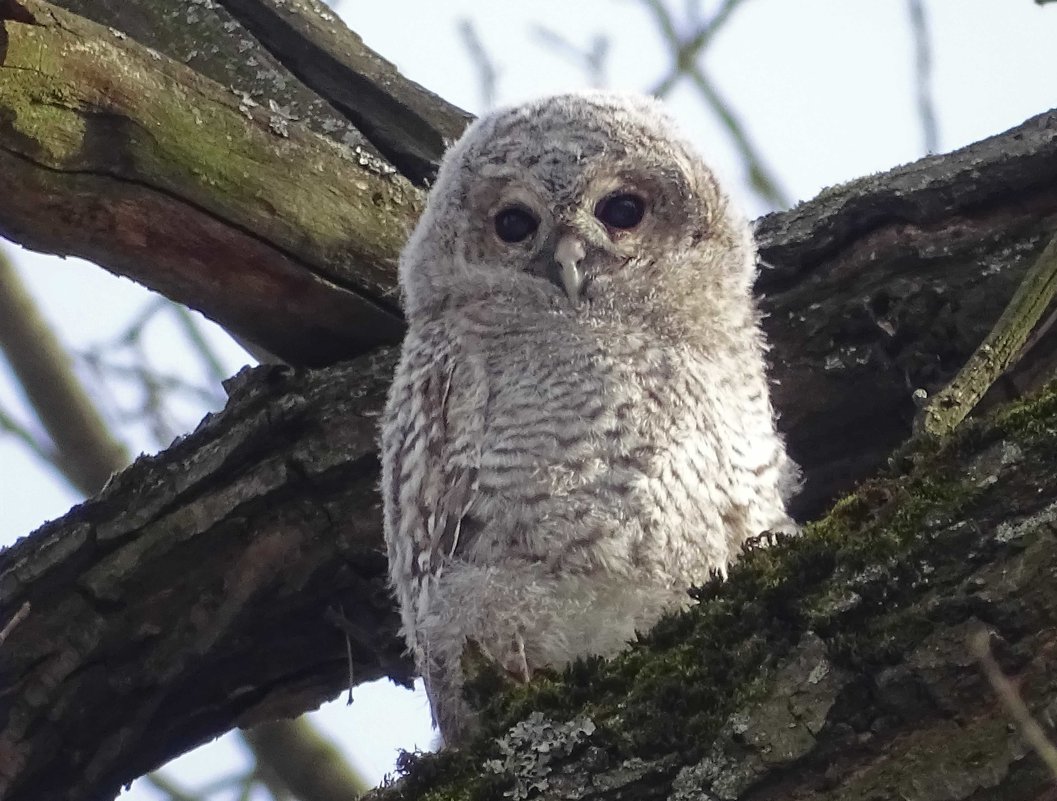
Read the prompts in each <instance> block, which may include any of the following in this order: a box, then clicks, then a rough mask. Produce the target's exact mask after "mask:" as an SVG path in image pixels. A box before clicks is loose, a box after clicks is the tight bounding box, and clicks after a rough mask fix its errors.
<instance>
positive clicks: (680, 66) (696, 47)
mask: <svg viewBox="0 0 1057 801" xmlns="http://www.w3.org/2000/svg"><path fill="white" fill-rule="evenodd" d="M742 2H743V0H724V2H723V4H722V5H721V6H720V7H719V8H718V9H716V13H715V14H713V15H712V18H711V19H709V20H708V21H707V22H704V23H702V22H700V21H698V19H697V18H698V16H699V15H700V9H699V8H696V4H694V5H693V6H690V7H688V8H687V14H688V15H691V18H692V19H694V20H695V23H696V24H695V27H696V28H697V32H696V33H695V34H694V35H693V36H691V37H690V38H689V39H686V40H684V41H683V42H682V44H681V45H680V47H679V48H678V50H676V53H675V65H674V66H673V68H672V71H671V72H670V73H668V75H666V76H665V77H664V78H663V79H662V80H661V81H660V82H659V83H658V84H657V85H656V86H654V87H653V89H652V90H650V94H653V95H656V96H657V97H664V96H665V95H667V94H668V93H669V92H670V91H671V90H672V89H674V88H675V84H676V83H678V82H679V79H680V78H682V77H683V75H685V74H686V69H685V65H689V64H693V63H694V62H695V61H696V60H697V57H698V55H700V53H701V52H702V51H703V50H704V49H705V48H706V47H708V44H709V43H710V42H711V41H712V39H713V38H714V37H715V35H716V33H718V32H719V30H720V28H722V27H723V25H724V23H726V21H727V20H728V19H729V18H730V15H731V14H732V13H733V12H734V11H735V10H736V9H737V8H738V6H740V5H741V3H742ZM658 5H659V3H658ZM662 8H663V7H662ZM654 17H655V19H656V18H657V12H656V11H654ZM666 20H667V23H668V24H667V26H666V28H662V32H663V33H664V34H665V36H666V37H670V36H672V35H675V37H676V38H679V36H678V33H677V32H676V30H675V26H674V24H672V18H671V15H667V17H666ZM658 22H663V20H658ZM669 41H671V39H670V38H669Z"/></svg>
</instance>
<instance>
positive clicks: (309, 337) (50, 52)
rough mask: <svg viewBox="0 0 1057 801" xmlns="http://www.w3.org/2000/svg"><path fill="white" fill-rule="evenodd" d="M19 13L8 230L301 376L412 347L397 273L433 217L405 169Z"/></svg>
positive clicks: (32, 10)
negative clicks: (139, 288) (406, 342)
mask: <svg viewBox="0 0 1057 801" xmlns="http://www.w3.org/2000/svg"><path fill="white" fill-rule="evenodd" d="M12 3H14V5H12ZM12 3H9V4H8V11H7V12H6V14H7V17H6V18H5V19H3V20H2V24H3V28H4V34H5V37H6V48H5V54H4V59H3V63H2V65H0V198H3V200H0V232H2V233H3V234H4V235H6V236H9V237H11V238H13V239H15V240H16V241H19V242H21V243H23V244H26V245H28V246H29V247H32V248H35V249H39V250H44V251H50V252H55V253H62V254H66V253H75V254H77V255H81V256H86V257H88V258H90V259H92V260H94V261H96V262H97V263H99V264H101V265H103V266H105V267H107V268H109V269H111V270H113V271H114V272H117V273H119V274H122V275H127V276H130V277H132V278H135V279H137V280H140V281H142V282H143V283H145V284H147V285H148V286H150V287H151V288H153V289H156V290H158V291H160V292H162V293H163V294H166V295H167V296H169V297H170V298H173V299H175V300H178V301H181V302H184V303H186V304H188V305H190V306H193V307H195V308H198V309H200V310H201V311H203V312H205V313H206V314H207V315H209V316H210V317H212V318H214V319H217V320H220V321H221V322H223V323H225V324H227V325H229V327H231V328H232V329H233V330H235V331H237V332H238V333H241V334H243V335H244V336H246V337H247V338H248V339H250V340H252V341H255V342H257V343H258V344H261V345H263V346H264V347H265V348H267V349H268V350H270V351H271V352H273V353H276V354H278V355H280V356H285V357H287V358H290V359H292V360H294V361H297V362H300V363H307V364H323V363H327V362H329V361H333V360H334V358H335V356H334V354H335V353H342V354H345V355H348V354H349V353H355V352H356V351H357V350H360V351H362V350H364V349H366V348H368V347H370V346H372V345H375V344H378V343H380V342H385V341H395V340H398V339H399V337H400V334H401V331H402V326H401V322H400V314H399V310H398V303H397V298H396V295H395V280H396V279H395V260H396V255H397V252H398V251H399V248H400V246H401V244H402V243H403V240H404V237H405V232H406V229H407V227H408V226H409V225H410V224H411V223H412V222H413V221H414V220H415V218H416V217H417V215H418V212H419V210H420V208H421V202H422V201H421V196H420V193H419V191H418V190H416V189H415V188H414V187H412V186H411V185H410V184H409V183H408V182H407V181H406V180H405V179H404V178H402V177H401V176H400V175H399V174H397V173H396V172H395V170H394V169H393V168H392V167H389V166H388V165H387V164H386V163H385V162H384V161H381V160H380V159H378V158H376V157H370V156H369V155H368V154H365V153H363V154H357V153H355V152H353V151H351V150H349V149H347V148H344V147H342V146H340V145H338V144H336V143H334V142H332V141H331V140H329V139H326V138H324V137H322V136H320V135H318V134H315V133H312V132H310V131H308V130H307V129H305V128H304V127H303V126H301V125H299V124H298V122H297V121H296V120H292V119H290V118H289V115H288V114H286V113H285V112H284V111H283V110H282V109H280V108H274V107H270V106H269V105H268V104H267V102H260V103H259V102H257V101H256V100H253V99H252V98H251V97H249V96H247V95H240V94H236V93H234V92H232V91H231V90H229V89H227V88H226V87H223V86H221V85H219V84H216V83H214V82H212V81H210V80H208V79H206V78H203V77H202V76H200V75H199V74H197V73H195V72H194V71H192V70H190V69H188V68H187V67H185V66H183V65H181V64H177V63H175V62H172V61H170V60H169V59H167V58H166V57H164V56H162V55H160V54H159V53H157V52H155V51H151V50H148V49H147V48H145V47H142V46H141V45H138V44H137V43H135V42H134V41H132V40H131V39H129V38H128V37H125V36H123V35H122V34H120V33H119V32H116V31H112V30H108V29H106V28H104V27H102V26H99V25H96V24H94V23H91V22H89V21H87V20H85V19H82V18H80V17H76V16H74V15H73V14H70V13H69V12H66V11H64V10H62V9H60V8H57V7H55V6H51V5H49V4H47V3H44V2H40V0H18V2H15V0H12ZM16 7H17V8H18V9H19V12H18V13H17V14H16V13H14V12H13V11H12V10H11V9H12V8H16ZM306 177H310V178H311V179H310V180H306ZM308 320H311V324H310V325H309V326H307V328H308V329H310V330H306V325H305V322H306V321H308ZM350 320H352V321H355V323H356V326H355V330H350V327H351V326H350V322H349V321H350Z"/></svg>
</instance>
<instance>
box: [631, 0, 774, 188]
mask: <svg viewBox="0 0 1057 801" xmlns="http://www.w3.org/2000/svg"><path fill="white" fill-rule="evenodd" d="M643 2H644V5H645V6H646V8H647V9H648V10H649V11H650V12H651V14H652V15H653V18H654V22H655V23H656V24H657V27H658V29H659V30H660V33H661V36H662V37H664V39H665V41H666V42H667V44H668V46H669V47H670V48H671V50H672V53H673V54H674V60H675V66H674V68H673V72H672V75H670V76H669V77H668V78H666V79H665V80H663V81H661V82H660V83H659V84H658V85H657V86H656V87H655V89H654V94H656V95H657V96H659V97H660V96H663V95H664V94H665V93H667V92H668V91H669V90H670V89H671V88H672V87H673V86H674V85H675V82H676V81H677V80H678V79H679V77H681V76H686V77H687V78H689V79H690V81H691V82H692V83H693V85H694V88H696V89H697V91H698V93H699V94H700V95H701V97H702V99H703V100H704V101H705V105H706V106H708V108H709V109H711V111H712V113H714V114H715V115H716V116H717V117H718V118H719V120H720V122H722V123H723V126H724V127H725V128H726V129H727V133H728V134H729V135H730V137H731V139H732V140H733V142H734V146H735V148H736V149H737V150H738V154H739V156H740V157H741V160H742V163H743V164H744V165H745V169H746V171H747V172H748V174H749V175H748V177H749V183H750V184H751V185H752V188H753V189H754V190H755V191H756V194H757V195H759V196H760V197H761V198H762V199H763V200H764V201H766V202H767V203H768V204H770V205H772V206H774V207H775V208H786V207H788V206H789V199H788V198H787V197H786V195H785V193H784V192H783V191H782V189H781V186H780V184H779V182H778V178H777V176H775V175H774V174H773V173H772V171H771V169H770V168H769V167H768V166H767V165H766V163H765V162H764V159H763V156H762V155H761V154H760V153H759V151H758V150H757V148H756V145H755V144H753V142H752V139H751V138H750V137H749V134H748V131H747V130H746V128H745V126H744V125H743V124H742V122H741V121H740V120H739V119H738V118H737V115H736V114H735V113H734V110H733V108H732V107H731V106H730V104H729V103H727V101H726V100H725V99H724V98H723V96H722V95H721V94H720V93H719V90H718V89H716V87H715V84H714V83H713V82H712V81H711V79H710V78H709V77H708V76H707V74H706V73H705V71H704V69H703V68H702V67H701V66H700V65H699V64H698V60H699V59H698V56H699V55H700V53H701V51H702V49H703V48H704V47H705V45H707V44H708V42H709V41H711V39H712V37H713V36H715V34H716V32H717V31H718V30H719V29H720V28H721V27H722V25H723V23H724V22H725V21H726V20H727V19H728V18H729V16H730V14H731V13H732V12H733V11H734V10H735V8H737V6H738V5H739V0H727V2H725V3H724V4H723V5H722V6H721V7H720V9H719V10H718V11H717V12H716V14H715V15H714V16H713V17H712V19H711V20H709V22H708V23H707V24H705V25H704V27H702V28H700V29H699V30H697V31H696V32H695V33H694V34H693V35H692V36H690V37H688V38H686V39H684V38H683V37H681V36H680V34H679V31H678V28H677V26H676V24H675V20H674V19H673V18H672V15H671V12H670V11H669V10H668V8H667V7H666V6H665V5H664V3H663V2H662V0H643Z"/></svg>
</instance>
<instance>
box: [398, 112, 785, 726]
mask: <svg viewBox="0 0 1057 801" xmlns="http://www.w3.org/2000/svg"><path fill="white" fill-rule="evenodd" d="M754 272H755V251H754V247H753V242H752V236H751V232H750V230H749V227H748V224H747V223H746V221H745V219H744V218H743V217H742V216H741V214H739V213H738V212H737V211H736V210H735V209H734V208H733V207H732V205H731V202H730V199H729V198H728V197H727V195H726V193H725V192H724V191H723V190H722V189H721V188H720V187H719V186H718V184H717V183H716V179H715V178H714V177H713V175H712V173H711V172H710V171H709V170H708V168H707V167H706V166H705V165H704V164H703V163H702V162H701V160H700V158H699V157H698V156H697V155H696V154H695V152H694V151H693V149H692V147H691V146H690V145H689V144H688V143H687V142H686V141H685V140H684V139H683V138H682V137H681V136H680V135H679V134H678V133H677V132H676V131H675V129H674V126H673V124H672V123H671V121H670V120H669V118H668V117H667V115H666V114H665V112H664V110H663V108H662V107H661V106H660V105H659V104H658V103H656V102H654V101H652V100H648V99H646V98H643V97H637V96H626V95H618V94H608V93H590V94H568V95H561V96H557V97H550V98H546V99H543V100H539V101H536V102H532V103H528V104H526V105H522V106H518V107H515V108H510V109H505V110H500V111H497V112H495V113H492V114H489V115H488V116H485V117H483V118H481V119H480V120H478V121H477V122H476V123H474V124H473V125H472V126H471V127H470V128H469V129H468V130H467V131H466V133H465V135H464V136H463V137H462V138H461V139H460V140H459V142H458V143H456V144H455V145H454V146H453V147H452V148H451V149H450V150H449V152H448V153H447V155H446V156H445V158H444V161H443V164H442V165H441V169H440V173H439V175H438V176H437V181H436V184H435V186H434V187H433V190H432V192H431V193H430V197H429V202H428V205H427V208H426V211H425V213H424V214H423V216H422V218H421V220H420V221H419V223H418V226H417V228H416V229H415V231H414V233H413V235H412V236H411V238H410V240H409V242H408V244H407V247H406V248H405V250H404V252H403V255H402V256H401V261H400V283H401V287H402V289H403V293H404V299H405V305H406V313H407V319H408V323H409V330H408V334H407V338H406V339H405V341H404V346H403V354H402V357H401V360H400V364H399V367H398V368H397V371H396V376H395V380H394V382H393V385H392V389H391V392H390V396H389V403H388V408H387V410H386V414H385V418H384V423H383V429H382V472H383V479H382V480H383V493H384V503H385V535H386V542H387V544H388V550H389V564H390V573H391V579H392V585H393V588H394V589H395V592H396V596H397V599H398V601H399V604H400V609H401V614H402V621H403V634H404V637H405V638H406V639H407V644H408V647H409V648H410V650H411V652H413V654H414V656H415V660H416V662H417V665H418V669H419V670H420V672H421V674H422V676H423V677H424V679H425V683H426V689H427V692H428V694H429V699H430V703H431V705H432V709H433V717H434V721H435V722H436V724H437V726H438V727H439V728H440V731H441V735H442V737H443V739H444V741H445V742H446V743H448V744H452V743H458V742H459V741H460V740H461V739H463V738H464V736H465V735H466V734H467V733H468V732H469V731H470V730H471V729H472V727H473V719H472V715H471V714H470V712H469V711H468V708H467V705H466V704H465V702H464V701H463V699H462V693H461V689H462V683H463V674H462V661H461V660H462V656H463V653H464V650H465V649H466V648H467V647H468V646H470V647H473V648H475V649H479V650H480V652H481V653H483V654H484V655H485V656H486V657H487V658H488V659H491V660H494V661H495V662H496V663H498V664H499V665H501V666H502V667H503V668H505V669H506V670H507V671H509V672H510V673H511V674H513V675H514V676H517V677H521V678H524V679H528V678H529V677H530V676H531V674H532V672H533V671H534V670H537V669H539V668H543V667H548V668H560V667H561V666H562V665H564V664H565V663H567V662H569V661H570V660H572V659H574V658H575V657H578V656H584V655H588V654H600V655H603V656H610V655H613V654H614V653H616V652H617V651H619V650H621V649H622V648H623V647H625V645H626V643H627V642H628V641H629V640H632V639H633V638H634V637H635V634H636V632H641V631H646V630H648V629H649V628H650V627H651V625H652V624H653V623H655V622H656V621H657V619H658V618H659V617H660V616H661V615H662V614H663V613H664V612H666V611H668V610H671V609H674V608H679V607H682V606H685V605H687V604H688V603H689V597H688V595H687V589H688V588H689V587H690V586H691V585H694V584H699V583H702V582H704V581H705V580H706V579H707V578H709V576H710V575H711V574H713V573H714V572H717V571H718V572H720V573H723V572H725V570H726V567H727V565H728V563H729V562H730V561H731V560H732V559H734V558H735V557H736V556H737V554H738V552H739V550H740V548H741V547H742V544H743V543H744V542H745V541H746V539H748V538H750V537H754V536H756V535H759V534H760V533H761V532H764V531H768V530H771V531H773V530H777V529H786V528H789V527H790V526H791V522H790V520H789V518H788V517H787V515H786V512H785V507H784V503H783V493H784V490H785V489H786V488H787V486H788V483H789V477H790V475H791V474H792V473H793V471H794V470H795V468H792V467H791V463H790V462H789V461H788V459H787V457H786V454H785V449H784V447H783V444H782V440H781V438H780V437H779V435H778V434H777V433H776V431H775V425H774V415H773V413H772V410H771V404H770V400H769V397H768V387H767V379H766V376H765V371H764V360H763V351H764V342H763V337H762V335H761V332H760V327H759V314H758V312H757V310H756V307H755V304H754V301H753V298H752V294H751V286H752V282H753V277H754Z"/></svg>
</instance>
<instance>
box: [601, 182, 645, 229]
mask: <svg viewBox="0 0 1057 801" xmlns="http://www.w3.org/2000/svg"><path fill="white" fill-rule="evenodd" d="M645 214H646V202H645V201H644V200H643V199H642V198H641V197H639V196H638V195H632V194H629V193H626V192H625V193H622V194H618V195H610V196H609V197H607V198H605V199H604V200H602V202H601V203H599V204H598V206H597V207H596V208H595V216H596V217H597V218H598V219H600V220H601V221H602V222H604V223H605V224H606V225H607V226H608V227H610V228H619V229H621V230H624V231H627V230H629V229H631V228H634V227H635V226H636V225H638V224H639V223H640V222H642V217H643V215H645Z"/></svg>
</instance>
